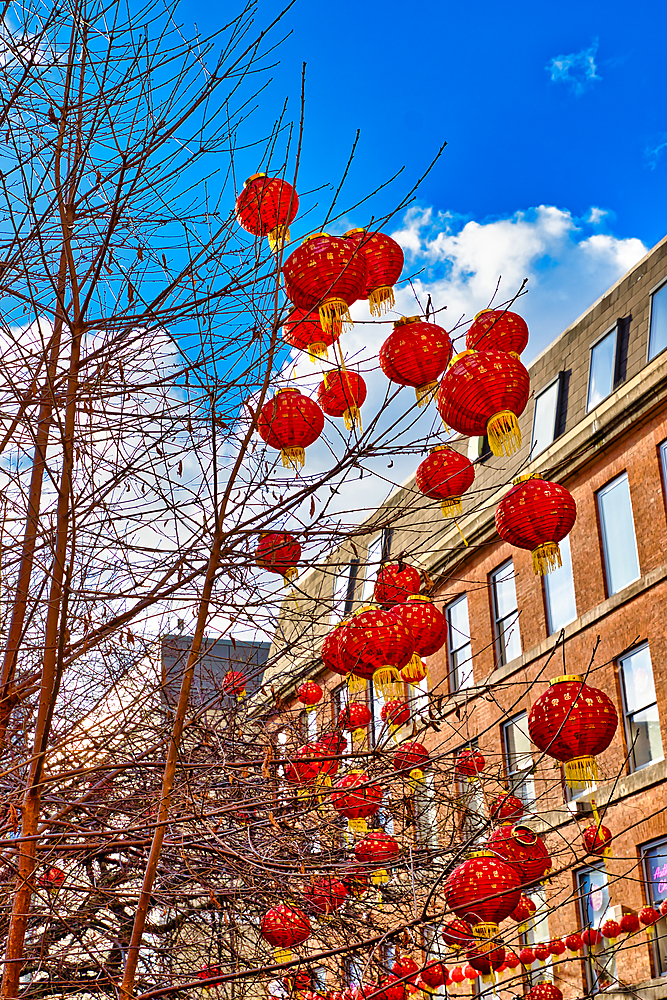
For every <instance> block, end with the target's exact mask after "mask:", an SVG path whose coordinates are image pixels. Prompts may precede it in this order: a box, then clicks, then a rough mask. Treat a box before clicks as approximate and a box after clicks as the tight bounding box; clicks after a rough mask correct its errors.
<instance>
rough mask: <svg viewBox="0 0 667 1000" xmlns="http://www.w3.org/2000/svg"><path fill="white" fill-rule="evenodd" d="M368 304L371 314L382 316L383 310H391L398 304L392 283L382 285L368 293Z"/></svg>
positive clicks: (385, 311)
mask: <svg viewBox="0 0 667 1000" xmlns="http://www.w3.org/2000/svg"><path fill="white" fill-rule="evenodd" d="M368 305H369V307H370V310H371V316H381V315H382V313H383V312H384V313H387V312H389V310H390V309H393V308H394V306H395V305H396V299H395V298H394V289H393V288H392V287H391V285H380V287H379V288H374V289H373V291H372V292H369V294H368Z"/></svg>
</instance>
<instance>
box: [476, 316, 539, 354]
mask: <svg viewBox="0 0 667 1000" xmlns="http://www.w3.org/2000/svg"><path fill="white" fill-rule="evenodd" d="M527 344H528V326H527V324H526V321H525V319H524V318H523V316H519V314H518V313H515V312H509V310H506V309H482V311H481V312H479V313H477V315H476V316H475V319H474V321H473V322H472V323H471V324H470V327H469V328H468V332H467V334H466V347H467V348H468V350H472V351H489V350H494V351H507V353H508V354H513V355H514V356H515V357H516V358H518V357H519V355H520V354H521V353H522V352H523V351H524V350H525V348H526V345H527Z"/></svg>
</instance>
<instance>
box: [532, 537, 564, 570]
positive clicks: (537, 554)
mask: <svg viewBox="0 0 667 1000" xmlns="http://www.w3.org/2000/svg"><path fill="white" fill-rule="evenodd" d="M532 556H533V573H534V574H535V576H546V575H547V573H553V572H554V570H557V569H560V568H561V566H562V565H563V560H562V559H561V557H560V548H559V547H558V542H543V543H542V545H538V546H537V548H536V549H533V551H532Z"/></svg>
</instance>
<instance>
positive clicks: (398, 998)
mask: <svg viewBox="0 0 667 1000" xmlns="http://www.w3.org/2000/svg"><path fill="white" fill-rule="evenodd" d="M404 994H405V987H404V986H403V983H401V982H400V981H399V980H398V979H397V978H396V976H392V975H388V976H383V977H382V979H380V982H379V983H378V985H377V987H376V988H375V990H374V992H373V993H371V994H370V997H369V998H368V1000H403V996H404Z"/></svg>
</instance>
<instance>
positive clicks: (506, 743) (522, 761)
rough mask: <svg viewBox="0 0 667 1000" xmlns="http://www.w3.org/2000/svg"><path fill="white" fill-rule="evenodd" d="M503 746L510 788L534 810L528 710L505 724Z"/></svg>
mask: <svg viewBox="0 0 667 1000" xmlns="http://www.w3.org/2000/svg"><path fill="white" fill-rule="evenodd" d="M503 747H504V749H505V768H506V771H507V780H508V782H509V785H510V788H511V790H512V792H513V793H514V794H515V795H516V796H518V798H520V799H521V801H522V802H523V804H524V806H525V807H526V809H528V810H530V811H531V812H534V810H535V782H534V781H533V776H532V771H533V755H532V753H531V749H530V737H529V735H528V715H527V713H526V712H519V714H518V715H515V716H514V717H513V718H512V719H510V720H509V722H505V723H504V724H503Z"/></svg>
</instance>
